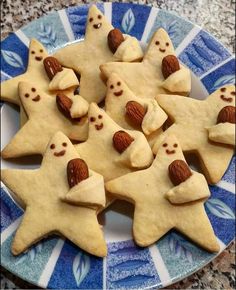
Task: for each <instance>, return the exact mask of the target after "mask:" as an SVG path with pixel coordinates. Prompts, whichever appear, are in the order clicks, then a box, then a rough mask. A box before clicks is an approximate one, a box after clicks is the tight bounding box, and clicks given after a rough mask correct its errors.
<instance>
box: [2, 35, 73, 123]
mask: <svg viewBox="0 0 236 290" xmlns="http://www.w3.org/2000/svg"><path fill="white" fill-rule="evenodd" d="M46 57H48V53H47V51H46V49H45V48H44V47H43V45H42V44H41V43H40V42H39V41H37V40H36V39H34V38H33V39H31V41H30V45H29V56H28V67H27V70H26V72H25V73H24V74H21V75H19V76H16V77H14V78H12V79H9V80H7V81H5V82H2V83H1V99H2V100H4V101H7V102H10V103H13V104H16V105H18V106H21V103H20V98H19V94H18V84H19V83H20V82H29V83H32V84H34V85H37V87H38V88H39V89H40V90H42V91H43V92H45V93H47V94H49V95H52V96H56V94H57V91H55V90H54V91H53V90H49V83H50V80H49V78H48V76H47V74H46V72H45V69H44V64H43V60H44V59H45V58H46ZM74 90H75V87H72V88H70V89H68V90H66V92H65V93H66V94H69V95H72V94H73V92H74ZM26 120H27V116H26V114H25V112H24V110H22V108H21V124H22V125H23V124H24V123H25V122H26Z"/></svg>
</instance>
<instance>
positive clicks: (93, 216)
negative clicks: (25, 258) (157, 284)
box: [1, 132, 107, 257]
mask: <svg viewBox="0 0 236 290" xmlns="http://www.w3.org/2000/svg"><path fill="white" fill-rule="evenodd" d="M77 158H79V155H78V153H77V152H76V150H75V148H74V146H73V145H72V144H71V142H70V140H69V139H68V138H67V137H66V136H65V135H64V134H62V133H61V132H58V133H56V134H55V135H54V136H53V137H52V138H51V139H50V142H49V143H48V146H47V149H46V151H45V153H44V156H43V160H42V165H41V167H40V168H39V169H36V170H20V169H5V170H2V171H1V178H2V181H3V182H4V183H5V184H6V186H7V187H9V188H10V189H11V190H12V191H13V192H14V194H15V195H16V196H17V198H18V199H19V200H20V201H21V203H22V204H23V205H24V206H25V207H26V210H25V214H24V217H23V220H22V222H21V224H20V227H19V229H18V230H17V232H16V235H15V237H14V240H13V244H12V253H13V254H14V255H18V254H21V253H23V252H24V251H25V250H27V249H28V248H29V247H30V246H31V245H33V244H35V243H36V242H38V241H39V240H41V239H43V238H45V237H47V236H48V235H50V234H59V235H63V236H65V237H66V238H68V239H69V240H71V241H72V242H73V243H74V244H76V245H77V246H79V247H80V248H81V249H83V250H85V251H87V252H88V253H91V254H93V255H96V256H100V257H103V256H106V253H107V249H106V243H105V240H104V237H103V233H102V230H101V226H100V225H99V224H98V221H97V213H96V211H97V209H96V207H94V208H89V207H86V206H81V205H80V206H78V205H74V204H69V203H68V202H64V201H63V200H62V199H61V197H62V196H65V195H66V194H67V193H68V192H69V191H70V186H69V183H68V178H67V166H68V162H70V161H71V160H74V159H77ZM80 169H81V168H80ZM83 172H84V171H83ZM78 176H80V177H81V175H76V174H75V173H74V178H76V177H77V178H78ZM84 176H85V175H84V173H83V177H84ZM87 178H88V179H87V180H88V181H89V178H90V177H89V176H87ZM82 182H83V181H82ZM85 194H89V192H85ZM103 194H104V191H103Z"/></svg>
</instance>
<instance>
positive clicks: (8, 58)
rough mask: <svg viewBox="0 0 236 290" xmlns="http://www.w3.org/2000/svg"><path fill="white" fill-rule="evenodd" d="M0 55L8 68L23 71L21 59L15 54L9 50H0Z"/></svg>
mask: <svg viewBox="0 0 236 290" xmlns="http://www.w3.org/2000/svg"><path fill="white" fill-rule="evenodd" d="M1 54H2V56H3V59H4V60H5V62H6V63H8V64H9V65H10V66H13V67H17V68H19V67H20V68H23V69H25V67H24V64H23V61H22V58H21V57H20V56H19V54H17V53H16V52H14V51H10V50H1Z"/></svg>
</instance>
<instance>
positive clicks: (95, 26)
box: [93, 22, 102, 29]
mask: <svg viewBox="0 0 236 290" xmlns="http://www.w3.org/2000/svg"><path fill="white" fill-rule="evenodd" d="M101 26H102V23H101V22H100V23H97V24H93V27H94V28H95V29H99V28H100V27H101Z"/></svg>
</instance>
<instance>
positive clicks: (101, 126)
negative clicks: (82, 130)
mask: <svg viewBox="0 0 236 290" xmlns="http://www.w3.org/2000/svg"><path fill="white" fill-rule="evenodd" d="M95 128H96V129H97V130H101V129H102V128H103V123H101V124H100V125H95Z"/></svg>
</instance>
